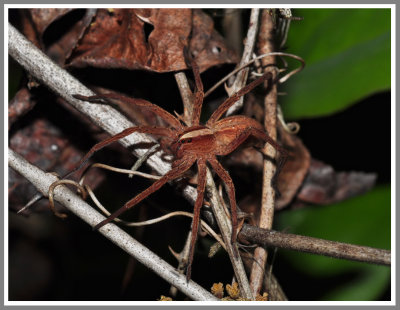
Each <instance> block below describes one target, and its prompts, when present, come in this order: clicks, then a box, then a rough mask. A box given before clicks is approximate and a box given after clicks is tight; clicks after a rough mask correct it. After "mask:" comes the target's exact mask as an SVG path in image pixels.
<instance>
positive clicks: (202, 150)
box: [69, 61, 286, 279]
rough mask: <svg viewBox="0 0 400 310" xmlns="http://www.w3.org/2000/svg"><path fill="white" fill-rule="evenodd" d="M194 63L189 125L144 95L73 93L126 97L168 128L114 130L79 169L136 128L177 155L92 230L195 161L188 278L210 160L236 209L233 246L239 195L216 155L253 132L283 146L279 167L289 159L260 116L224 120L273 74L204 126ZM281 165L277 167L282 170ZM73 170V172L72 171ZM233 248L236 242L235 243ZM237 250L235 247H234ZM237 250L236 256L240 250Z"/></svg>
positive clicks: (200, 88)
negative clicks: (159, 139)
mask: <svg viewBox="0 0 400 310" xmlns="http://www.w3.org/2000/svg"><path fill="white" fill-rule="evenodd" d="M191 66H192V70H193V74H194V78H195V84H196V91H195V93H194V95H195V96H194V98H195V100H194V106H193V115H192V119H191V124H192V125H191V126H187V125H185V124H182V122H181V121H180V120H179V119H178V118H176V117H175V116H173V115H172V114H170V113H169V112H167V111H165V110H163V109H162V108H160V107H159V106H157V105H154V104H152V103H150V102H148V101H146V100H143V99H134V98H129V97H125V96H122V95H119V94H114V93H107V94H102V95H98V96H90V97H86V96H81V95H75V96H74V97H76V98H77V99H80V100H84V101H89V102H101V101H103V100H107V99H114V100H123V101H126V102H127V103H130V104H134V105H136V106H140V107H143V108H146V109H149V110H151V111H153V112H154V113H155V114H157V115H158V116H159V117H161V118H162V119H163V120H164V121H165V122H166V123H167V124H168V126H169V127H150V126H137V127H131V128H128V129H125V130H124V131H122V132H121V133H119V134H116V135H114V136H112V137H110V138H108V139H106V140H104V141H101V142H99V143H97V144H96V145H95V146H93V147H92V148H91V149H90V151H89V152H88V153H87V154H86V155H85V156H84V157H83V158H82V159H81V161H80V162H79V164H78V165H77V168H76V169H74V171H76V170H78V169H79V168H80V167H82V166H83V164H84V163H85V162H86V161H87V160H88V159H89V157H91V156H92V155H93V153H94V152H96V151H98V150H100V149H101V148H103V147H105V146H107V145H109V144H110V143H112V142H114V141H117V140H119V139H122V138H124V137H126V136H128V135H130V134H132V133H134V132H141V133H148V134H152V135H155V136H161V137H164V138H167V139H168V140H169V141H170V147H171V150H172V152H173V154H174V156H175V160H174V162H173V163H172V169H171V170H170V171H169V172H167V173H166V174H165V175H164V176H162V177H161V178H160V179H159V180H157V181H155V182H154V183H153V184H152V185H151V186H150V187H148V188H147V189H146V190H144V191H143V192H141V193H139V194H138V195H137V196H136V197H134V198H133V199H131V200H129V201H128V202H126V203H125V205H124V206H123V207H122V208H120V209H118V210H117V211H115V212H114V213H113V214H111V215H110V216H109V217H108V218H107V219H105V220H104V221H102V222H100V223H99V224H97V225H96V226H95V227H94V229H99V228H100V227H102V226H104V225H106V224H107V223H109V222H111V221H112V220H114V219H115V218H116V217H118V216H119V215H120V214H121V213H123V212H125V211H126V210H128V209H130V208H132V207H133V206H135V205H136V204H138V203H139V202H140V201H142V200H143V199H144V198H146V197H147V196H149V195H150V194H152V193H154V192H155V191H157V190H158V189H160V188H161V187H162V186H163V185H164V184H165V183H167V182H169V181H172V180H174V179H177V178H179V177H180V176H182V175H183V174H184V173H185V172H186V171H188V170H189V169H190V168H191V167H192V165H193V164H194V163H195V162H197V167H198V184H197V199H196V202H195V205H194V216H193V222H192V237H191V244H190V251H189V262H188V265H187V270H186V277H187V279H190V274H191V264H192V262H193V255H194V246H195V243H196V239H197V234H198V228H199V218H200V208H201V206H202V204H203V197H204V190H205V186H206V165H207V163H209V164H210V165H211V167H212V168H213V169H214V170H215V172H216V173H217V175H218V176H219V177H220V178H221V179H222V181H223V182H224V183H225V186H226V191H227V194H228V197H229V201H230V208H231V213H232V217H231V218H232V236H231V242H232V245H234V244H235V242H236V235H237V226H238V224H237V211H236V199H235V187H234V185H233V182H232V179H231V177H230V176H229V173H228V172H227V171H226V170H225V169H224V168H223V167H222V165H221V164H220V163H219V161H218V160H217V157H216V156H224V155H227V154H229V153H231V152H232V151H234V150H235V149H236V148H237V147H238V146H239V145H240V144H242V143H243V142H244V141H245V140H246V139H247V138H248V137H249V136H253V137H255V138H257V139H259V140H262V141H264V142H268V143H270V144H271V145H272V146H273V147H274V148H275V149H277V150H278V151H280V153H281V155H282V157H281V160H280V161H279V166H282V165H283V162H284V158H286V151H285V150H284V149H283V148H282V147H280V146H279V145H278V144H277V143H276V142H275V141H274V140H273V139H272V138H270V137H269V136H268V134H267V133H266V132H265V130H264V128H263V126H262V125H261V124H260V123H258V122H257V121H256V120H254V119H251V118H249V117H246V116H241V115H236V116H229V117H226V118H223V119H221V117H222V115H223V114H224V113H225V112H226V111H227V110H228V109H229V107H231V106H232V105H233V104H234V103H235V102H236V101H237V100H239V98H240V97H241V96H243V95H245V94H247V93H248V92H250V91H251V90H252V89H253V88H255V87H256V86H258V85H259V84H261V83H262V82H263V81H265V80H267V79H269V80H270V81H272V74H271V73H270V72H267V73H265V74H264V75H263V76H261V77H260V78H258V79H257V80H255V81H254V82H252V83H250V84H248V85H247V86H245V87H244V88H242V89H241V90H239V91H238V92H237V93H235V94H234V95H232V96H231V97H229V98H228V99H226V100H225V101H224V102H223V103H222V104H221V105H220V106H219V107H218V108H217V109H216V110H215V112H214V113H213V114H212V115H211V117H210V118H209V120H208V121H207V123H206V124H205V125H200V122H199V121H200V113H201V108H202V103H203V98H204V92H203V84H202V82H201V79H200V72H199V68H198V66H197V64H196V63H195V62H194V61H191ZM279 169H280V167H278V170H277V171H278V172H279ZM72 172H73V171H71V172H70V173H69V174H71V173H72ZM234 249H236V247H235V246H234ZM236 251H237V250H236ZM236 251H234V252H235V253H236V255H237V252H236Z"/></svg>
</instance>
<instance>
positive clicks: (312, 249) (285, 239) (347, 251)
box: [240, 224, 391, 266]
mask: <svg viewBox="0 0 400 310" xmlns="http://www.w3.org/2000/svg"><path fill="white" fill-rule="evenodd" d="M240 236H241V237H243V238H245V239H246V240H247V241H250V242H253V243H257V244H259V245H262V246H275V247H278V248H282V249H288V250H294V251H299V252H305V253H313V254H317V255H324V256H329V257H335V258H341V259H347V260H353V261H358V262H365V263H370V264H377V265H385V266H390V261H391V259H390V256H391V254H390V251H389V250H383V249H376V248H371V247H366V246H361V245H354V244H348V243H343V242H336V241H330V240H324V239H319V238H313V237H308V236H301V235H294V234H288V233H283V232H279V231H274V230H268V229H262V228H258V227H254V226H251V225H247V224H245V225H243V227H242V230H241V231H240Z"/></svg>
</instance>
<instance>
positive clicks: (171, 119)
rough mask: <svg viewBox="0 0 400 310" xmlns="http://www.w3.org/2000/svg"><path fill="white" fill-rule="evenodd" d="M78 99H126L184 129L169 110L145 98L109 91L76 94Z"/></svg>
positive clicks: (99, 100)
mask: <svg viewBox="0 0 400 310" xmlns="http://www.w3.org/2000/svg"><path fill="white" fill-rule="evenodd" d="M73 97H75V98H76V99H79V100H82V101H89V102H93V103H96V102H97V103H102V102H103V101H104V100H107V99H111V100H120V101H124V102H126V103H130V104H132V105H135V106H139V107H142V108H146V109H148V110H150V111H152V112H153V113H154V114H156V115H158V116H159V117H161V118H162V119H163V120H164V121H166V122H167V123H168V124H169V125H170V126H171V127H173V128H175V129H183V126H182V124H181V123H180V121H179V120H178V119H177V118H176V117H175V116H173V115H172V114H171V113H169V112H168V111H165V110H164V109H162V108H160V107H159V106H158V105H156V104H153V103H151V102H149V101H147V100H144V99H138V98H130V97H127V96H124V95H121V94H117V93H113V92H109V93H106V94H101V95H96V96H89V97H86V96H82V95H74V96H73Z"/></svg>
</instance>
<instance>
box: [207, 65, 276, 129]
mask: <svg viewBox="0 0 400 310" xmlns="http://www.w3.org/2000/svg"><path fill="white" fill-rule="evenodd" d="M267 79H272V73H271V72H267V73H264V75H262V76H261V77H259V78H258V79H257V80H255V81H253V82H251V83H250V84H248V85H247V86H245V87H243V88H242V89H240V90H239V91H238V92H236V93H235V94H233V95H232V96H231V97H229V98H228V99H226V100H225V101H224V102H223V103H222V104H221V105H220V106H219V107H218V108H217V109H216V110H215V111H214V113H213V114H212V115H211V116H210V118H209V119H208V121H207V126H213V124H215V123H216V122H217V121H218V120H219V119H220V118H221V116H222V115H223V114H224V113H225V112H226V111H228V109H229V108H230V107H231V106H232V105H233V104H234V103H235V102H236V101H238V100H239V99H240V97H242V96H244V95H246V94H247V93H249V92H251V91H252V90H253V89H254V88H255V87H257V86H258V85H260V84H261V83H262V82H264V81H265V80H267Z"/></svg>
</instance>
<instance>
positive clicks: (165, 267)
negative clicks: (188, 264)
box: [8, 149, 217, 300]
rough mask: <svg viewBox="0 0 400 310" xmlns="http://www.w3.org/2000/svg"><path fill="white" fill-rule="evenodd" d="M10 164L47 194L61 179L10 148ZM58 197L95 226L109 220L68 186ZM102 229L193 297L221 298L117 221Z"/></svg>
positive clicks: (62, 189) (57, 190)
mask: <svg viewBox="0 0 400 310" xmlns="http://www.w3.org/2000/svg"><path fill="white" fill-rule="evenodd" d="M8 164H9V166H10V167H11V168H13V169H14V170H15V171H17V172H18V173H20V174H21V175H23V176H24V177H25V178H26V179H28V180H29V181H30V182H31V183H32V184H33V185H34V186H35V187H36V188H37V189H38V190H39V191H40V192H42V193H43V194H45V193H47V192H48V191H49V187H50V186H51V184H53V183H54V182H55V181H57V177H56V176H54V175H53V174H51V173H45V172H44V171H42V170H40V169H39V168H37V167H35V166H34V165H32V164H30V163H29V162H27V161H26V160H25V159H24V158H22V157H21V156H20V155H18V154H17V153H15V152H14V151H12V150H10V149H9V151H8ZM54 198H55V200H56V201H58V202H59V203H61V204H62V205H64V206H65V207H67V208H68V209H69V210H70V211H71V212H73V213H74V214H75V215H76V216H78V217H79V218H81V219H82V220H84V221H85V222H86V223H88V224H89V225H90V226H92V227H94V226H95V225H96V224H98V223H99V222H101V221H102V220H104V219H105V218H104V216H103V215H101V214H100V213H98V212H97V211H96V210H94V209H93V208H92V207H91V206H89V205H88V204H87V203H86V202H84V201H83V200H82V199H81V198H80V197H79V196H78V195H76V194H74V193H73V192H72V191H70V190H69V189H68V188H66V187H64V186H60V187H57V189H55V191H54ZM99 232H100V233H101V234H102V235H104V236H105V237H106V238H108V239H109V240H111V241H112V242H113V243H115V244H116V245H117V246H119V247H120V248H121V249H123V250H124V251H126V252H127V253H128V254H130V255H132V256H133V257H135V258H136V259H137V260H138V261H140V262H141V263H142V264H144V265H145V266H146V267H148V268H149V269H150V270H152V271H153V272H155V273H157V274H158V275H159V276H160V277H162V278H163V279H165V280H166V281H168V282H169V283H171V284H172V285H174V286H176V287H177V288H179V290H180V291H182V292H183V293H184V294H186V295H187V296H189V297H190V298H192V299H194V300H217V299H216V298H215V297H214V296H213V295H212V294H211V293H209V292H208V291H206V290H205V289H203V288H202V287H201V286H199V285H198V284H196V283H195V282H193V281H192V280H190V281H189V282H187V281H186V277H185V276H183V275H180V274H178V273H177V272H176V270H175V268H174V267H172V266H171V265H169V264H168V263H167V262H165V261H164V260H162V259H161V258H160V257H158V256H157V255H156V254H154V253H153V252H151V251H150V250H149V249H148V248H146V247H144V246H143V245H142V244H140V243H139V242H138V241H136V240H135V239H133V238H132V237H131V236H130V235H129V234H127V233H126V232H124V231H123V230H122V229H120V228H119V227H118V226H116V225H115V224H110V225H107V226H104V227H102V228H100V229H99Z"/></svg>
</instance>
